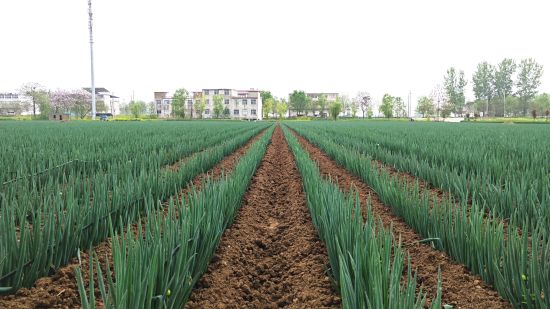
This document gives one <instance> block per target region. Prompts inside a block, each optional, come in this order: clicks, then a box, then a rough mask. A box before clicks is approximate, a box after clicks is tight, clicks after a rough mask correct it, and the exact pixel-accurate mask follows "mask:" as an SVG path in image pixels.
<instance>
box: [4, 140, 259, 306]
mask: <svg viewBox="0 0 550 309" xmlns="http://www.w3.org/2000/svg"><path fill="white" fill-rule="evenodd" d="M265 131H266V130H265V129H264V130H262V131H261V132H260V133H258V134H257V135H256V136H254V137H253V138H251V139H250V140H249V141H248V142H247V143H246V144H245V145H244V146H242V147H240V148H239V149H237V150H236V151H235V152H233V153H231V154H230V155H228V156H226V157H225V158H224V159H222V161H220V162H219V163H218V164H217V165H216V166H214V167H213V168H212V169H210V170H208V171H207V172H206V173H203V174H200V175H197V176H196V177H195V178H194V179H193V181H192V185H193V186H194V188H195V189H196V190H198V189H200V187H201V185H202V183H203V182H204V181H205V180H206V178H207V177H209V176H210V177H213V178H214V179H219V178H220V177H221V175H222V174H229V173H230V172H231V171H232V170H233V168H234V167H235V165H236V164H237V163H238V162H239V159H240V157H241V156H243V155H244V154H245V153H246V152H247V151H248V149H249V148H250V147H251V146H252V145H253V144H254V143H255V142H256V141H257V140H258V139H259V138H260V137H261V136H262V135H263V134H264V133H265ZM190 189H191V185H189V186H187V187H186V188H183V189H182V190H181V191H180V192H178V198H183V197H185V196H186V195H187V192H189V191H190ZM94 251H95V252H96V253H97V255H98V257H99V261H100V264H101V266H102V269H103V274H105V269H106V267H105V266H106V264H107V262H106V261H107V260H106V259H105V255H107V256H108V257H109V261H110V262H111V265H110V267H111V270H112V260H113V259H112V255H111V254H112V252H111V239H110V238H108V239H107V240H105V241H104V242H102V243H100V244H98V245H97V246H95V247H94ZM81 258H82V276H83V277H84V281H85V284H86V286H87V284H88V282H89V271H88V270H89V257H88V253H87V252H81ZM78 266H79V263H78V260H77V259H76V258H73V259H72V260H71V262H70V263H69V264H67V265H66V266H64V267H61V268H60V269H59V270H57V271H56V273H55V274H53V275H52V276H50V277H43V278H40V279H38V280H37V281H36V282H35V284H34V285H33V287H32V288H30V289H27V288H21V289H19V290H18V291H17V292H16V293H15V294H14V295H6V296H0V308H17V309H19V308H29V309H30V308H80V296H79V294H78V286H77V283H76V278H75V273H74V270H75V268H76V267H78ZM94 280H95V285H94V286H95V287H96V291H95V295H96V299H97V300H99V299H100V298H101V294H100V292H99V289H98V288H97V287H98V284H97V283H98V282H97V278H94ZM96 305H97V306H96V307H97V308H102V307H103V306H102V304H101V303H100V302H99V303H96Z"/></svg>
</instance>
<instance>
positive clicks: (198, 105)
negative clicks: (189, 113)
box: [194, 95, 206, 119]
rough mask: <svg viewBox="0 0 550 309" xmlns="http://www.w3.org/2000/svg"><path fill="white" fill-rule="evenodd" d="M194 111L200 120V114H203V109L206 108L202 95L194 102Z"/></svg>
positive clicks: (204, 98)
mask: <svg viewBox="0 0 550 309" xmlns="http://www.w3.org/2000/svg"><path fill="white" fill-rule="evenodd" d="M194 107H195V111H196V112H197V114H198V115H199V118H200V119H202V114H203V113H204V109H205V108H206V97H205V96H204V95H203V96H201V97H200V98H198V99H196V100H195V104H194Z"/></svg>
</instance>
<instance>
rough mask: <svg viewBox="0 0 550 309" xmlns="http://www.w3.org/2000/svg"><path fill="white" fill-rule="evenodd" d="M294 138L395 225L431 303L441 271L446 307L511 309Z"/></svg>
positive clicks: (365, 190) (325, 169)
mask: <svg viewBox="0 0 550 309" xmlns="http://www.w3.org/2000/svg"><path fill="white" fill-rule="evenodd" d="M293 134H294V135H295V136H296V137H297V138H298V140H299V142H300V144H301V145H302V147H303V148H304V149H305V150H307V152H308V153H309V155H310V157H311V158H312V159H313V160H314V161H316V162H317V164H318V166H319V169H320V172H321V174H322V175H323V176H324V177H329V176H330V177H331V178H332V179H333V180H334V181H335V182H337V183H338V185H339V186H340V188H341V189H342V190H343V191H349V190H350V188H352V187H353V188H354V189H355V190H356V191H357V192H358V194H359V196H360V198H361V200H362V201H365V200H367V199H368V198H369V197H370V199H371V204H372V213H373V215H374V216H376V217H378V218H380V219H381V220H382V222H383V224H384V226H386V227H389V226H390V224H391V225H393V233H394V235H395V236H396V237H399V236H400V237H401V239H402V242H403V244H404V248H405V249H406V250H407V251H408V254H409V256H410V261H411V267H412V269H413V270H416V273H417V280H418V282H419V284H421V285H422V286H423V291H425V292H427V293H428V301H429V300H430V299H431V298H432V297H434V296H435V295H436V292H437V274H438V268H439V269H440V270H441V276H442V291H443V304H448V305H452V306H453V308H510V307H511V306H510V304H509V303H508V302H506V301H505V300H503V299H502V298H501V297H500V296H499V295H498V293H497V292H496V291H494V290H493V289H492V288H491V287H489V286H488V285H486V284H485V283H484V282H483V281H482V279H481V278H480V277H479V276H476V275H473V274H472V273H470V272H469V271H468V269H467V268H466V267H465V266H464V265H462V264H459V263H456V262H454V261H453V260H451V258H450V257H449V256H448V255H447V254H446V253H444V252H441V251H438V250H435V249H433V248H432V247H431V246H430V245H429V244H427V243H419V242H418V241H420V240H422V239H423V237H421V236H420V235H419V234H417V233H416V232H415V231H414V230H413V229H412V228H411V227H409V226H408V225H407V224H406V223H405V222H404V221H403V220H402V219H401V218H399V217H397V216H395V215H394V214H393V213H392V211H391V208H390V207H387V206H386V205H384V204H383V203H382V202H381V201H380V200H379V198H378V196H377V194H376V192H374V190H372V189H371V188H370V187H368V186H367V185H366V184H365V183H363V182H362V181H361V180H360V179H359V178H357V177H355V176H354V175H352V174H351V173H349V172H348V171H346V170H345V169H344V168H342V167H341V166H339V165H338V164H337V163H336V162H334V161H333V160H332V159H331V158H330V157H328V156H327V155H326V154H325V153H324V152H323V151H322V150H320V149H319V148H317V147H315V146H314V145H313V144H311V143H310V142H309V141H307V140H306V139H305V138H303V137H301V136H299V135H297V134H296V133H295V132H293Z"/></svg>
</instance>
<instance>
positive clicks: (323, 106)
mask: <svg viewBox="0 0 550 309" xmlns="http://www.w3.org/2000/svg"><path fill="white" fill-rule="evenodd" d="M317 105H318V106H319V113H320V114H321V117H322V118H325V116H326V112H327V105H328V101H327V95H326V94H324V93H323V94H321V95H319V98H318V99H317Z"/></svg>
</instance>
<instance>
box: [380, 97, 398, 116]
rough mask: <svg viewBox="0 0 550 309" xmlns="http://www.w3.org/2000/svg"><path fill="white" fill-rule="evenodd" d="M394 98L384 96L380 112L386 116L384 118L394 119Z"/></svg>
mask: <svg viewBox="0 0 550 309" xmlns="http://www.w3.org/2000/svg"><path fill="white" fill-rule="evenodd" d="M394 102H395V101H394V97H392V96H391V95H389V94H387V93H386V94H384V97H383V98H382V104H380V107H379V111H380V112H381V113H382V114H384V117H386V118H391V117H393V108H394Z"/></svg>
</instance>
